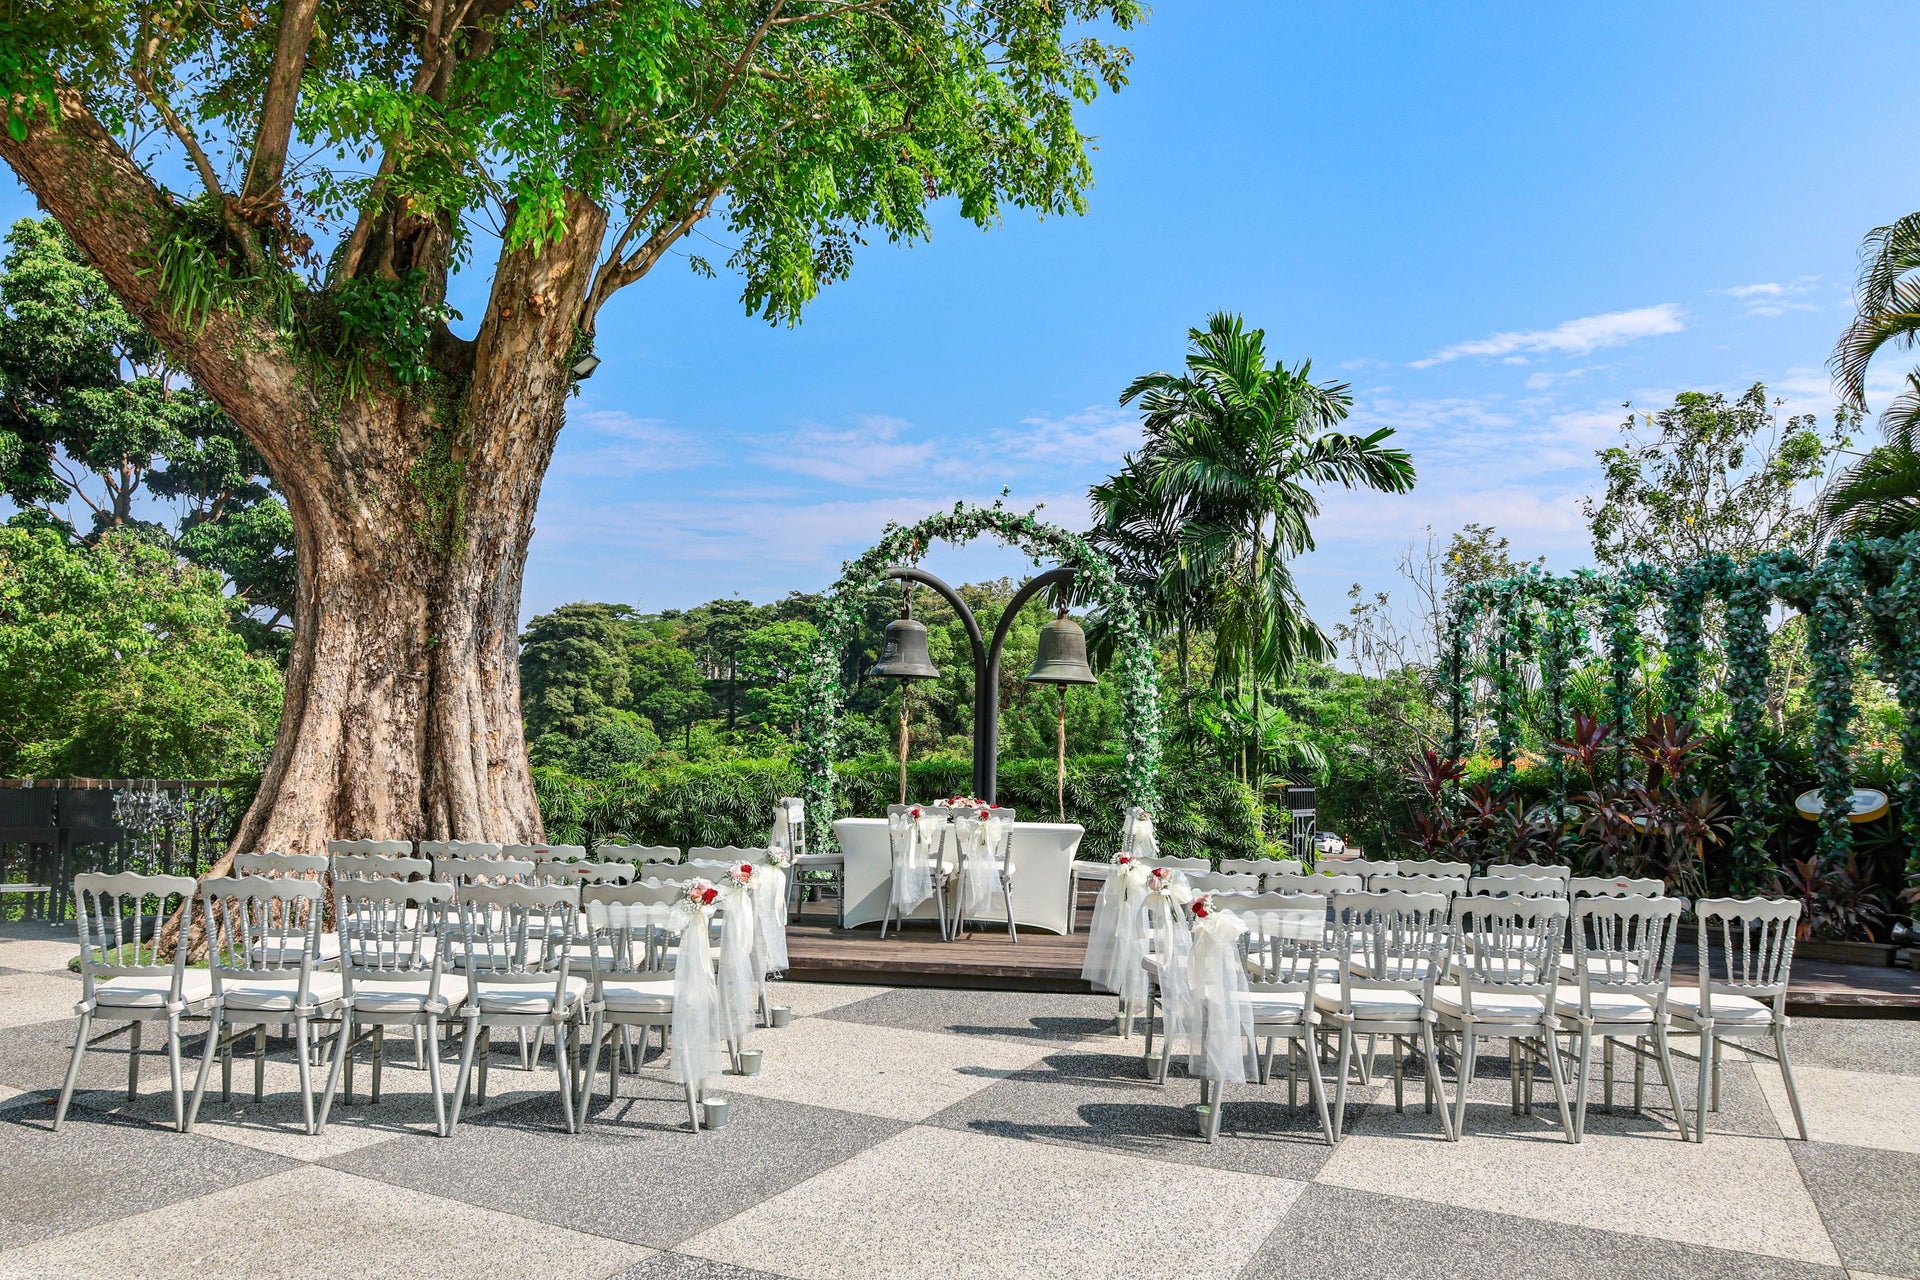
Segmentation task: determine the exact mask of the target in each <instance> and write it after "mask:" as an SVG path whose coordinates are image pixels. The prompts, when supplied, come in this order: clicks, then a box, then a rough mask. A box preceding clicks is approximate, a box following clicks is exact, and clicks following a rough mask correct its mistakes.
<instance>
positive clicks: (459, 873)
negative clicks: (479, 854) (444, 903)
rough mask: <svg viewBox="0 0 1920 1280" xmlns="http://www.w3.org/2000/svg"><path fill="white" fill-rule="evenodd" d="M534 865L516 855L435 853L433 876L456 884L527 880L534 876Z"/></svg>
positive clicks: (444, 882) (507, 882)
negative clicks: (452, 855)
mask: <svg viewBox="0 0 1920 1280" xmlns="http://www.w3.org/2000/svg"><path fill="white" fill-rule="evenodd" d="M533 870H534V866H533V863H531V862H522V861H520V860H519V859H517V858H455V857H444V858H442V857H436V858H435V859H434V860H433V878H434V879H435V880H438V881H440V882H441V883H442V884H450V885H453V886H455V887H456V888H458V887H460V886H462V885H487V884H493V885H499V884H526V883H528V882H529V881H531V880H532V879H533Z"/></svg>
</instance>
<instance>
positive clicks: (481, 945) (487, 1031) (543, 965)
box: [447, 884, 588, 1133]
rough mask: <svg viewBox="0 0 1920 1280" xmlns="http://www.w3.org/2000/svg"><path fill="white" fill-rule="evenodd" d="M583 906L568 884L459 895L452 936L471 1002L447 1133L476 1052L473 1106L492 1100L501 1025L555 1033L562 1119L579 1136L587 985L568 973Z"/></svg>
mask: <svg viewBox="0 0 1920 1280" xmlns="http://www.w3.org/2000/svg"><path fill="white" fill-rule="evenodd" d="M578 901H579V891H578V890H576V889H575V888H574V887H573V886H571V885H559V884H503V885H482V884H474V885H461V886H459V887H458V889H457V890H456V892H455V896H454V904H453V917H452V922H451V924H450V926H449V929H448V932H449V933H450V934H451V936H452V939H453V946H454V948H455V954H456V955H457V956H458V958H459V961H460V968H461V970H462V971H463V973H464V976H465V978H466V980H467V999H466V1003H465V1004H464V1005H463V1006H462V1009H461V1018H462V1022H463V1024H464V1027H465V1031H464V1034H463V1036H462V1038H461V1043H460V1075H459V1080H458V1082H457V1083H456V1084H455V1086H454V1097H453V1111H452V1114H451V1115H450V1116H449V1117H448V1122H447V1127H448V1129H449V1130H451V1129H452V1128H454V1127H455V1126H457V1125H458V1124H459V1123H460V1110H461V1107H462V1106H463V1105H464V1104H465V1102H466V1099H467V1089H468V1084H469V1082H470V1081H472V1080H473V1077H474V1074H475V1073H474V1071H473V1061H474V1055H475V1050H476V1046H477V1048H478V1053H479V1058H480V1070H479V1073H478V1076H479V1079H478V1081H477V1083H478V1086H479V1088H478V1092H477V1093H476V1094H475V1095H474V1097H475V1102H476V1103H477V1104H484V1103H485V1102H486V1100H487V1060H488V1058H489V1057H490V1056H491V1050H492V1036H493V1030H494V1028H496V1027H498V1028H501V1029H504V1030H510V1031H517V1032H520V1033H521V1034H522V1036H523V1037H524V1036H525V1034H526V1033H528V1032H532V1031H542V1032H544V1031H547V1030H551V1031H552V1032H553V1046H554V1048H553V1059H554V1071H555V1073H556V1074H557V1075H558V1076H559V1086H560V1108H561V1116H562V1118H563V1119H564V1121H565V1123H566V1127H567V1131H568V1132H569V1133H577V1132H579V1128H580V1126H579V1121H578V1119H577V1118H576V1117H575V1115H574V1110H573V1099H574V1096H575V1094H576V1093H577V1091H578V1081H577V1079H576V1078H575V1072H576V1061H577V1053H576V1050H577V1049H578V1048H579V1027H580V1023H579V1015H580V1012H581V1009H582V1008H583V1007H584V1003H585V998H586V993H587V985H588V984H587V979H585V978H584V977H580V976H577V975H575V974H574V973H573V972H572V971H571V960H572V951H573V936H574V916H575V914H576V913H577V911H578V905H577V904H578ZM523 1043H524V1039H523Z"/></svg>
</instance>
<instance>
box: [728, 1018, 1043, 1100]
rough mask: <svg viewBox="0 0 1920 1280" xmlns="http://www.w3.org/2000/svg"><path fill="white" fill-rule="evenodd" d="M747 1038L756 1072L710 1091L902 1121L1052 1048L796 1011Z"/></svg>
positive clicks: (961, 1095)
mask: <svg viewBox="0 0 1920 1280" xmlns="http://www.w3.org/2000/svg"><path fill="white" fill-rule="evenodd" d="M749 1045H750V1047H753V1048H758V1049H764V1050H765V1051H766V1055H765V1060H764V1061H765V1065H764V1066H763V1067H762V1069H761V1072H760V1074H759V1075H757V1076H726V1077H724V1078H723V1079H722V1080H721V1081H720V1082H719V1086H718V1089H717V1090H716V1092H721V1093H728V1092H732V1093H746V1094H754V1095H756V1096H759V1097H763V1098H780V1099H783V1100H785V1101H787V1102H805V1103H811V1104H812V1105H814V1106H818V1107H837V1108H839V1109H840V1110H842V1111H857V1112H860V1113H861V1114H863V1115H873V1116H885V1117H887V1118H888V1119H891V1120H909V1121H918V1120H924V1119H926V1118H927V1117H928V1116H930V1115H932V1114H934V1113H935V1112H937V1111H941V1110H943V1109H945V1108H947V1107H950V1106H952V1105H953V1104H954V1103H956V1102H958V1101H960V1099H962V1098H964V1097H966V1096H967V1095H968V1094H971V1093H973V1092H975V1091H977V1090H980V1089H984V1088H986V1087H987V1086H988V1085H990V1084H992V1083H993V1082H994V1081H996V1080H1000V1079H1004V1078H1005V1077H1006V1076H1008V1075H1010V1074H1012V1073H1013V1072H1015V1071H1019V1070H1021V1069H1022V1068H1025V1067H1028V1066H1031V1065H1032V1064H1034V1063H1036V1062H1038V1061H1039V1060H1040V1059H1041V1058H1042V1057H1044V1056H1045V1055H1046V1054H1048V1053H1051V1052H1054V1051H1055V1049H1056V1046H1053V1045H1050V1044H1043V1043H1023V1042H1021V1041H1018V1040H1005V1039H1000V1038H998V1037H994V1036H956V1035H945V1034H941V1033H938V1032H932V1031H908V1030H904V1029H902V1028H899V1027H881V1026H873V1025H871V1024H868V1023H863V1022H842V1021H840V1020H838V1019H834V1018H799V1019H796V1020H795V1021H794V1022H793V1024H792V1025H791V1026H789V1027H786V1028H785V1029H783V1030H780V1031H767V1032H759V1033H756V1034H755V1035H754V1036H753V1038H752V1039H751V1040H750V1041H749Z"/></svg>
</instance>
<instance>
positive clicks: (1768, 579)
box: [1445, 534, 1920, 889]
mask: <svg viewBox="0 0 1920 1280" xmlns="http://www.w3.org/2000/svg"><path fill="white" fill-rule="evenodd" d="M1655 597H1664V605H1665V607H1664V611H1663V619H1662V621H1663V624H1664V627H1665V631H1666V641H1665V645H1664V648H1665V656H1666V667H1665V671H1664V675H1663V678H1662V680H1661V686H1662V691H1663V695H1664V696H1663V700H1662V704H1661V708H1660V709H1661V710H1663V711H1664V712H1665V713H1666V714H1668V715H1671V716H1673V717H1674V718H1675V719H1676V720H1689V719H1692V718H1693V716H1694V713H1695V712H1696V710H1697V707H1698V702H1699V697H1700V683H1701V674H1702V666H1703V656H1704V643H1705V642H1704V639H1703V623H1702V620H1703V616H1704V613H1705V610H1706V607H1707V605H1708V603H1709V602H1710V601H1711V600H1714V599H1718V600H1720V601H1721V602H1722V604H1723V605H1724V608H1725V617H1726V623H1725V629H1726V636H1725V657H1726V676H1725V680H1724V683H1723V686H1722V688H1723V692H1724V693H1725V695H1726V697H1727V701H1728V707H1729V729H1730V731H1731V733H1730V737H1731V750H1730V753H1729V759H1728V788H1729V790H1730V792H1731V793H1732V799H1733V801H1734V805H1735V816H1734V821H1733V828H1732V837H1731V840H1730V842H1729V843H1730V846H1731V847H1730V854H1731V858H1732V868H1731V870H1732V878H1733V881H1734V884H1735V886H1736V887H1737V888H1741V889H1752V888H1757V887H1759V886H1760V885H1761V884H1762V883H1763V880H1764V875H1765V870H1766V866H1767V858H1766V852H1765V846H1766V841H1767V838H1768V835H1769V832H1770V826H1769V822H1768V779H1767V760H1766V754H1765V750H1764V748H1763V747H1762V745H1761V742H1760V729H1761V726H1762V724H1763V722H1764V720H1765V717H1766V712H1767V683H1768V677H1769V675H1770V674H1771V657H1770V653H1769V644H1768V641H1769V637H1768V632H1767V615H1768V613H1769V611H1770V610H1771V608H1772V607H1773V603H1774V602H1775V601H1776V600H1777V601H1780V602H1781V603H1783V604H1785V605H1787V606H1788V607H1789V608H1791V609H1794V610H1797V611H1798V612H1800V613H1802V614H1804V615H1805V616H1806V619H1807V628H1806V650H1807V661H1808V667H1809V671H1810V677H1809V685H1810V692H1811V695H1812V701H1813V708H1814V730H1813V741H1812V744H1811V746H1812V753H1813V758H1814V764H1815V768H1816V770H1817V772H1818V775H1819V784H1820V793H1821V800H1822V806H1823V812H1822V814H1821V820H1820V837H1819V842H1818V850H1819V857H1820V859H1821V861H1822V863H1823V864H1825V865H1828V866H1832V865H1835V864H1836V863H1838V862H1841V861H1844V860H1845V859H1846V858H1847V856H1848V855H1849V853H1850V852H1851V849H1852V841H1853V830H1852V824H1851V823H1850V822H1849V821H1848V814H1849V813H1850V812H1851V807H1852V795H1853V778H1852V767H1851V755H1852V750H1853V746H1854V735H1853V733H1852V730H1851V728H1850V725H1851V722H1852V719H1853V676H1854V670H1853V662H1854V648H1855V646H1856V644H1858V643H1859V642H1861V641H1866V642H1868V644H1869V647H1870V650H1871V653H1872V655H1873V662H1874V665H1875V667H1876V669H1877V672H1878V674H1879V675H1880V676H1881V677H1882V678H1884V679H1885V680H1887V681H1888V682H1889V683H1891V684H1892V685H1893V686H1894V689H1895V691H1896V696H1897V698H1898V700H1899V703H1900V708H1901V710H1902V712H1903V713H1904V716H1905V726H1904V728H1903V730H1902V735H1901V773H1900V782H1899V787H1898V791H1899V798H1900V802H1901V818H1902V833H1903V836H1904V841H1905V847H1906V850H1907V858H1908V863H1907V869H1908V874H1909V877H1910V878H1920V535H1914V534H1910V535H1908V536H1906V537H1904V538H1900V539H1868V540H1859V541H1850V542H1836V543H1833V544H1832V545H1831V546H1829V547H1828V548H1827V551H1826V554H1825V555H1824V556H1822V557H1821V558H1820V559H1819V560H1818V562H1817V563H1816V562H1809V561H1808V560H1807V559H1806V558H1805V557H1803V556H1800V555H1798V554H1797V553H1794V552H1791V551H1777V552H1769V553H1767V554H1764V555H1760V556H1756V557H1755V558H1753V559H1752V560H1750V561H1748V562H1746V563H1744V564H1741V563H1736V562H1735V561H1733V560H1732V559H1730V558H1728V557H1726V556H1723V555H1722V556H1708V557H1705V558H1703V559H1700V560H1697V561H1694V562H1693V563H1691V564H1688V565H1686V566H1683V567H1682V568H1681V569H1679V570H1678V571H1676V572H1669V571H1667V570H1665V569H1661V568H1658V567H1656V566H1650V565H1633V566H1629V567H1628V568H1626V569H1623V570H1620V571H1618V572H1613V573H1595V572H1592V571H1588V570H1582V571H1579V572H1576V573H1574V574H1571V575H1568V576H1566V577H1556V576H1554V575H1551V574H1548V573H1545V572H1544V571H1542V570H1539V569H1537V568H1532V567H1529V568H1528V569H1527V570H1526V571H1524V572H1522V573H1520V574H1518V575H1516V576H1514V577H1510V578H1500V579H1494V580H1490V581H1486V582H1480V583H1475V584H1473V585H1472V586H1470V587H1468V588H1467V589H1465V590H1464V591H1462V592H1461V593H1460V595H1459V597H1458V599H1456V601H1455V602H1454V607H1453V610H1452V613H1451V616H1450V618H1449V635H1448V648H1447V653H1446V657H1445V663H1446V677H1447V685H1448V692H1449V704H1450V705H1449V710H1450V719H1451V727H1452V736H1451V741H1450V744H1449V746H1450V750H1451V753H1452V754H1453V755H1454V756H1455V757H1459V756H1463V755H1464V754H1465V753H1466V749H1467V745H1468V734H1467V715H1468V710H1469V703H1470V702H1471V701H1472V696H1473V685H1474V681H1475V679H1476V677H1477V676H1478V675H1480V674H1482V673H1483V674H1484V677H1485V679H1486V681H1487V684H1488V691H1489V694H1488V699H1487V700H1488V702H1489V704H1490V705H1489V707H1488V714H1490V716H1491V717H1492V721H1493V735H1492V744H1491V745H1492V751H1493V754H1494V757H1495V759H1496V760H1497V762H1498V768H1497V770H1496V772H1495V774H1494V776H1493V779H1492V785H1493V788H1494V790H1495V791H1496V792H1497V793H1499V794H1502V795H1504V794H1505V793H1507V792H1509V791H1510V790H1511V788H1512V785H1513V776H1514V765H1515V755H1516V751H1517V747H1518V744H1519V717H1520V712H1521V709H1522V705H1523V702H1524V698H1523V692H1524V690H1523V681H1524V675H1525V670H1526V667H1527V665H1528V664H1529V663H1532V664H1535V665H1537V666H1538V668H1539V670H1540V672H1541V683H1542V686H1543V692H1544V695H1545V696H1544V703H1545V708H1544V709H1545V713H1546V715H1545V718H1546V722H1547V723H1546V726H1545V727H1546V729H1547V732H1548V734H1549V736H1551V737H1554V738H1558V737H1561V736H1563V735H1564V733H1565V730H1566V725H1565V718H1564V706H1563V696H1562V694H1563V686H1564V684H1565V677H1566V676H1567V675H1568V674H1569V673H1571V672H1572V671H1573V670H1574V668H1575V666H1576V665H1577V664H1578V663H1579V662H1581V661H1582V660H1583V659H1585V658H1587V657H1588V656H1589V655H1590V651H1589V648H1588V642H1587V624H1588V620H1589V619H1591V620H1592V621H1594V622H1596V623H1597V624H1598V625H1599V627H1600V629H1601V631H1602V633H1603V635H1604V643H1605V651H1606V652H1605V659H1606V672H1607V685H1606V697H1607V707H1608V709H1609V716H1610V718H1611V719H1612V720H1613V722H1614V723H1615V724H1616V725H1618V726H1621V727H1622V728H1624V729H1629V730H1630V729H1631V728H1632V727H1634V726H1635V725H1636V721H1637V717H1636V716H1635V715H1634V691H1633V682H1634V675H1635V673H1636V671H1637V670H1639V669H1640V667H1641V666H1642V663H1643V661H1644V654H1643V642H1642V637H1641V634H1640V618H1641V616H1642V614H1643V613H1644V611H1645V609H1646V607H1647V605H1648V604H1649V603H1650V601H1652V600H1653V599H1654V598H1655ZM1486 618H1490V619H1491V622H1492V626H1491V629H1490V631H1489V633H1488V635H1487V639H1486V644H1485V657H1484V662H1483V664H1482V665H1481V667H1480V668H1479V669H1478V670H1476V668H1475V667H1474V666H1473V664H1472V663H1471V661H1470V658H1471V653H1470V650H1471V648H1472V642H1473V632H1474V628H1475V627H1476V626H1477V625H1478V624H1479V622H1480V620H1481V619H1486ZM1617 759H1618V760H1619V766H1618V767H1619V768H1621V769H1622V770H1624V769H1625V768H1626V761H1627V754H1626V753H1625V752H1620V753H1618V755H1617ZM1549 763H1550V768H1551V773H1552V781H1551V802H1552V804H1553V806H1554V812H1555V816H1556V817H1561V816H1563V815H1564V813H1565V803H1566V777H1565V771H1564V767H1563V762H1562V761H1560V760H1559V759H1558V758H1557V757H1556V758H1554V759H1552V760H1551V761H1550V762H1549Z"/></svg>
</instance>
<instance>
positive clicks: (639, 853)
mask: <svg viewBox="0 0 1920 1280" xmlns="http://www.w3.org/2000/svg"><path fill="white" fill-rule="evenodd" d="M765 852H766V849H765V847H762V848H760V849H747V848H742V847H738V846H735V845H695V846H693V847H692V848H691V849H688V850H685V851H684V852H683V851H682V850H681V849H680V848H679V847H678V846H677V845H670V844H596V845H594V846H593V848H592V850H591V851H589V850H588V848H587V846H586V845H583V844H499V843H495V842H493V841H487V840H421V841H419V842H418V844H417V845H416V843H415V842H414V841H412V840H329V841H327V853H328V855H329V856H334V857H337V856H339V855H341V854H350V855H351V854H378V855H382V856H387V857H393V856H400V857H407V856H417V857H421V858H460V859H483V858H510V859H513V860H516V861H521V862H638V863H655V862H667V863H675V862H681V861H686V862H730V861H732V860H734V859H735V858H737V857H739V856H740V855H742V854H747V855H751V854H755V853H765Z"/></svg>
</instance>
